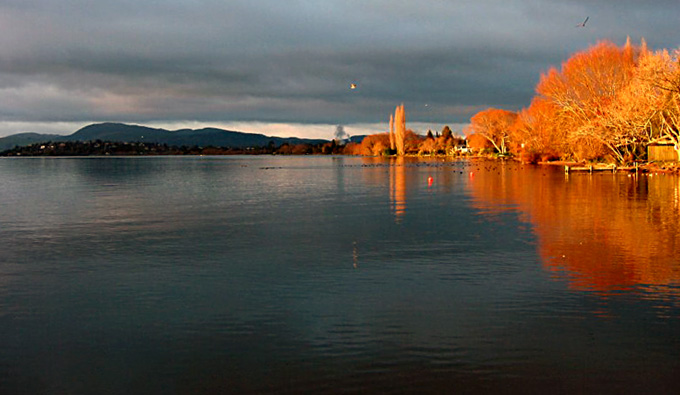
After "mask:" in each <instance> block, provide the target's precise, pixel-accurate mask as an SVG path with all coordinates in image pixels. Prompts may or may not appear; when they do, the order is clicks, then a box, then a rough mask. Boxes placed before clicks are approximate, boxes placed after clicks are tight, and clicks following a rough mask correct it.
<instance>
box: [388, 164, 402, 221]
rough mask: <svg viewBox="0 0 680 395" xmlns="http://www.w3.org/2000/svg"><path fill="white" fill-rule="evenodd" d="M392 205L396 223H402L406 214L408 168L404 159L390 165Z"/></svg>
mask: <svg viewBox="0 0 680 395" xmlns="http://www.w3.org/2000/svg"><path fill="white" fill-rule="evenodd" d="M390 203H391V207H392V210H393V211H394V217H395V221H396V222H401V219H402V217H403V215H404V214H405V213H406V168H405V166H404V158H403V157H398V158H396V159H394V161H392V162H391V163H390Z"/></svg>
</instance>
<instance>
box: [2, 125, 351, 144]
mask: <svg viewBox="0 0 680 395" xmlns="http://www.w3.org/2000/svg"><path fill="white" fill-rule="evenodd" d="M363 137H364V136H354V137H352V138H350V141H355V142H361V140H362V139H363ZM96 140H101V141H112V142H114V141H115V142H147V143H157V144H167V145H171V146H172V145H175V146H182V145H185V146H200V147H208V146H214V147H230V148H247V147H263V146H267V145H269V144H274V146H275V147H279V146H281V145H283V144H286V143H288V144H321V143H325V142H328V141H329V140H323V139H301V138H297V137H271V136H265V135H263V134H256V133H243V132H235V131H231V130H224V129H217V128H204V129H197V130H194V129H181V130H175V131H171V130H165V129H156V128H150V127H146V126H138V125H127V124H123V123H98V124H92V125H88V126H85V127H84V128H82V129H80V130H78V131H76V132H75V133H73V134H71V135H68V136H63V135H56V134H38V133H19V134H14V135H11V136H7V137H3V138H0V151H4V150H8V149H12V148H14V147H16V146H19V147H22V146H26V145H30V144H35V143H43V142H48V141H51V142H61V141H96Z"/></svg>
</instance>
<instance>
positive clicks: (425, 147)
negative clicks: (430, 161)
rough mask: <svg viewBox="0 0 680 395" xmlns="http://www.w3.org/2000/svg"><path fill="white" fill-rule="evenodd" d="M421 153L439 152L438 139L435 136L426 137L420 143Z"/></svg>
mask: <svg viewBox="0 0 680 395" xmlns="http://www.w3.org/2000/svg"><path fill="white" fill-rule="evenodd" d="M419 152H420V153H424V154H434V153H435V152H437V141H436V140H435V139H434V137H433V138H429V137H428V138H426V139H425V140H423V142H422V143H420V151H419Z"/></svg>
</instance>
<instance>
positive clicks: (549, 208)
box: [468, 166, 680, 293]
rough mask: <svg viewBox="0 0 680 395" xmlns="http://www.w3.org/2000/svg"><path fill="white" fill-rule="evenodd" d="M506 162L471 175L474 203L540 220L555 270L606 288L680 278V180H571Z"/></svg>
mask: <svg viewBox="0 0 680 395" xmlns="http://www.w3.org/2000/svg"><path fill="white" fill-rule="evenodd" d="M499 167H500V166H499ZM505 167H506V166H503V168H501V169H500V171H499V169H498V168H494V169H491V170H484V167H481V169H480V170H479V171H478V172H477V174H475V177H474V178H472V179H470V182H469V184H468V185H469V188H470V191H471V193H472V196H473V206H474V207H476V208H477V209H478V210H480V212H481V213H482V214H483V215H485V216H487V217H488V218H490V219H493V218H496V217H497V215H498V214H500V213H503V212H506V211H508V210H511V211H519V212H520V218H521V219H522V220H523V221H526V222H530V223H531V224H532V229H533V232H534V233H535V234H536V237H537V241H538V252H539V254H540V256H541V258H542V261H543V265H544V266H545V268H546V269H547V270H550V271H551V272H553V273H554V274H555V276H559V277H565V278H567V279H568V280H569V282H570V284H571V286H572V287H574V288H577V289H589V290H594V291H599V292H603V293H606V292H610V291H615V290H621V289H629V288H632V287H637V286H644V287H655V288H658V287H664V286H666V285H669V284H677V283H678V282H680V266H678V265H677V256H678V254H680V225H679V224H680V202H679V201H678V200H677V199H676V196H677V195H678V194H679V193H680V183H678V180H677V178H675V177H668V176H666V177H661V176H657V177H643V178H641V179H640V180H636V179H634V178H628V177H623V178H621V177H570V178H568V179H567V180H566V181H565V179H564V177H563V176H562V175H561V174H559V175H558V174H554V175H555V176H552V175H551V174H547V175H546V174H545V169H541V168H534V167H531V168H525V169H524V170H517V169H507V170H508V171H504V169H505ZM584 201H587V202H588V204H585V205H584V204H583V202H584Z"/></svg>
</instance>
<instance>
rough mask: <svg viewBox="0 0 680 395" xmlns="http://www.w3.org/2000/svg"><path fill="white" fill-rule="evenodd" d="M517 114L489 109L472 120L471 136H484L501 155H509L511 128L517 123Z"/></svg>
mask: <svg viewBox="0 0 680 395" xmlns="http://www.w3.org/2000/svg"><path fill="white" fill-rule="evenodd" d="M516 119H517V114H516V113H514V112H512V111H507V110H499V109H496V108H489V109H488V110H484V111H480V112H478V113H477V114H475V115H474V116H473V117H472V118H470V126H469V129H470V131H471V134H472V133H474V134H476V135H479V136H482V137H484V138H485V139H487V140H489V142H490V143H491V144H492V145H493V147H494V148H495V149H496V151H498V152H499V153H501V154H505V153H507V144H508V138H509V137H510V127H511V126H512V125H513V124H514V123H515V120H516Z"/></svg>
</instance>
